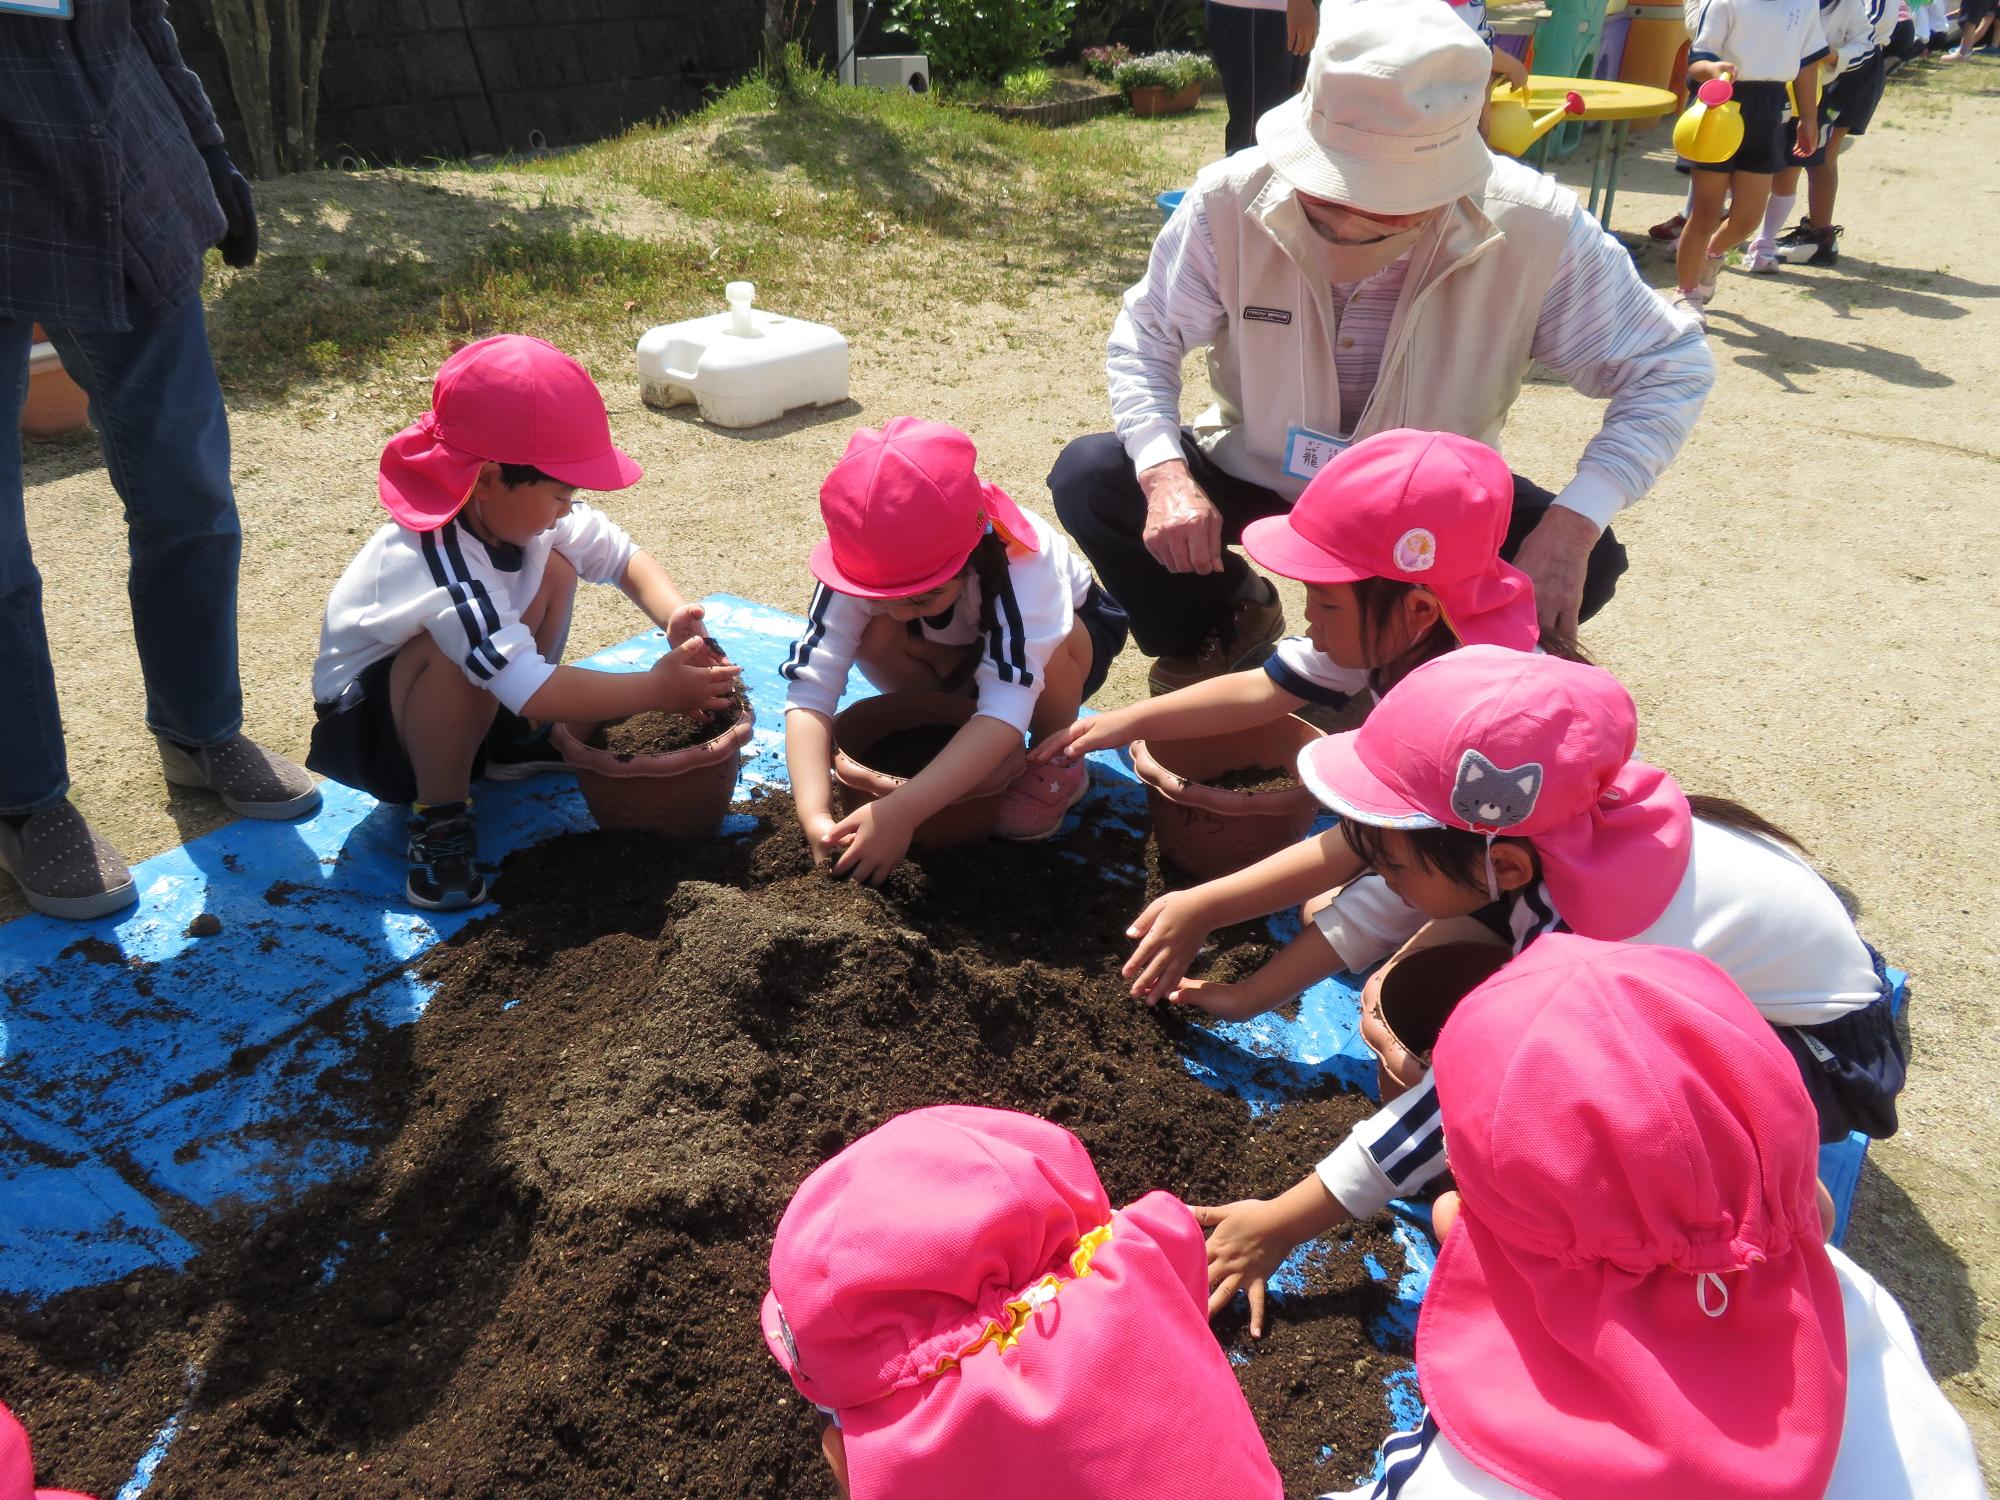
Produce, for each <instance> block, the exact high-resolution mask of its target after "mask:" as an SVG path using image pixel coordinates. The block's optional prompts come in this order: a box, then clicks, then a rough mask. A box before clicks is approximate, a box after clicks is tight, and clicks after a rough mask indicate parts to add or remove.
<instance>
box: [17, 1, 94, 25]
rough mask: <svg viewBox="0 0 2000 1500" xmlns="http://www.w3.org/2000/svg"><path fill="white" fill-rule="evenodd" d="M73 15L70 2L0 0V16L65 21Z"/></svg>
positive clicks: (72, 6) (72, 7)
mask: <svg viewBox="0 0 2000 1500" xmlns="http://www.w3.org/2000/svg"><path fill="white" fill-rule="evenodd" d="M74 13H75V6H74V4H73V3H72V0H0V15H22V16H47V17H48V18H49V19H50V20H51V21H67V20H69V19H70V18H71V16H72V15H73V14H74Z"/></svg>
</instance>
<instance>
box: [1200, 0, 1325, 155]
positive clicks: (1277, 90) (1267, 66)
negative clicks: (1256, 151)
mask: <svg viewBox="0 0 2000 1500" xmlns="http://www.w3.org/2000/svg"><path fill="white" fill-rule="evenodd" d="M1203 9H1204V11H1205V13H1206V16H1207V20H1208V50H1209V52H1210V53H1211V54H1213V55H1214V57H1215V67H1216V71H1217V72H1219V73H1221V74H1222V97H1223V98H1224V99H1225V100H1226V101H1227V102H1228V104H1229V123H1228V125H1227V126H1225V127H1224V129H1223V132H1222V144H1223V154H1224V155H1225V156H1234V155H1235V154H1236V153H1237V152H1239V151H1241V150H1242V149H1243V148H1244V147H1245V146H1254V145H1256V144H1257V117H1258V116H1259V115H1261V114H1263V113H1264V112H1265V111H1266V110H1268V109H1275V108H1277V106H1279V105H1280V104H1283V103H1284V102H1285V101H1286V100H1287V99H1289V98H1291V97H1292V95H1294V94H1296V93H1297V92H1298V91H1299V85H1300V84H1301V83H1302V82H1303V81H1304V79H1305V66H1306V60H1305V59H1304V58H1303V57H1294V56H1293V55H1292V53H1291V52H1290V51H1289V50H1288V49H1287V48H1286V46H1285V13H1284V12H1283V11H1282V10H1248V9H1246V8H1245V7H1243V6H1241V5H1217V4H1216V3H1215V0H1208V3H1207V5H1206V6H1204V7H1203Z"/></svg>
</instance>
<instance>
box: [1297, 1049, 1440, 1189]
mask: <svg viewBox="0 0 2000 1500" xmlns="http://www.w3.org/2000/svg"><path fill="white" fill-rule="evenodd" d="M1444 1169H1445V1154H1444V1119H1443V1116H1442V1115H1441V1114H1440V1113H1439V1110H1438V1098H1437V1088H1436V1086H1435V1085H1434V1084H1433V1083H1432V1082H1431V1079H1430V1076H1429V1075H1428V1074H1426V1075H1425V1077H1424V1080H1423V1082H1421V1083H1419V1084H1418V1085H1417V1086H1416V1087H1415V1088H1413V1089H1411V1090H1410V1091H1409V1092H1408V1093H1406V1094H1404V1095H1402V1096H1401V1097H1400V1098H1398V1099H1396V1100H1394V1101H1393V1102H1391V1103H1389V1104H1385V1105H1383V1106H1382V1108H1380V1109H1378V1110H1376V1111H1375V1113H1374V1114H1372V1115H1370V1116H1369V1117H1368V1118H1367V1119H1365V1120H1363V1121H1362V1122H1361V1123H1360V1124H1359V1125H1356V1126H1355V1127H1354V1128H1353V1129H1352V1130H1350V1131H1349V1132H1348V1133H1347V1139H1346V1140H1344V1141H1342V1142H1341V1143H1340V1144H1339V1145H1338V1146H1336V1147H1335V1148H1334V1150H1333V1152H1332V1154H1331V1155H1329V1156H1327V1157H1326V1158H1324V1159H1323V1160H1322V1161H1321V1162H1320V1163H1319V1165H1318V1166H1317V1167H1315V1168H1314V1169H1313V1170H1314V1171H1315V1172H1316V1173H1317V1174H1318V1176H1319V1180H1320V1183H1321V1185H1322V1186H1324V1187H1325V1188H1326V1190H1327V1191H1328V1192H1329V1193H1331V1194H1333V1197H1334V1201H1335V1202H1337V1203H1339V1204H1340V1206H1341V1207H1342V1208H1344V1209H1346V1210H1347V1212H1348V1213H1349V1214H1350V1215H1351V1216H1353V1217H1354V1218H1357V1219H1366V1218H1370V1217H1372V1216H1373V1215H1375V1214H1379V1213H1381V1212H1382V1210H1384V1209H1385V1208H1387V1207H1388V1206H1389V1204H1390V1201H1391V1200H1392V1199H1396V1198H1407V1197H1409V1195H1410V1194H1412V1193H1414V1192H1416V1191H1417V1190H1418V1189H1419V1188H1421V1187H1423V1186H1424V1185H1425V1184H1426V1183H1428V1182H1429V1181H1430V1180H1431V1179H1432V1178H1434V1177H1436V1176H1437V1175H1438V1174H1439V1173H1440V1172H1442V1171H1443V1170H1444Z"/></svg>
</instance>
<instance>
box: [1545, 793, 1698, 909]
mask: <svg viewBox="0 0 2000 1500" xmlns="http://www.w3.org/2000/svg"><path fill="white" fill-rule="evenodd" d="M1693 832H1694V816H1693V813H1692V812H1691V810H1690V809H1689V807H1688V799H1687V794H1686V793H1685V792H1684V791H1682V790H1681V785H1680V783H1679V782H1678V781H1676V780H1674V778H1673V777H1672V776H1669V775H1668V774H1667V773H1666V772H1665V771H1663V770H1661V769H1660V768H1659V767H1658V766H1651V765H1648V764H1646V762H1644V761H1641V760H1631V761H1627V762H1626V763H1625V765H1624V767H1623V768H1622V769H1621V770H1620V771H1619V772H1618V774H1617V775H1616V776H1615V777H1613V778H1612V780H1611V783H1610V785H1608V786H1607V787H1605V788H1604V790H1603V791H1602V792H1600V793H1599V794H1598V797H1597V800H1596V801H1595V802H1593V803H1592V804H1591V805H1590V807H1589V808H1588V809H1586V810H1585V811H1584V812H1583V814H1582V815H1581V816H1579V817H1575V818H1572V819H1571V820H1570V821H1569V822H1567V823H1564V824H1561V825H1560V826H1558V827H1555V828H1551V829H1549V830H1548V831H1547V832H1545V833H1538V834H1535V835H1533V836H1532V837H1531V838H1530V840H1529V842H1530V843H1532V844H1533V845H1534V847H1535V852H1536V853H1537V854H1539V855H1540V856H1541V859H1542V878H1543V880H1545V881H1546V882H1547V883H1548V887H1549V893H1550V894H1551V895H1552V896H1553V897H1554V898H1555V903H1556V909H1557V910H1558V911H1559V912H1561V914H1562V918H1563V921H1564V922H1565V923H1566V924H1567V925H1568V926H1569V927H1570V929H1571V930H1572V931H1574V932H1580V933H1582V934H1583V935H1584V936H1586V937H1594V938H1601V939H1603V940H1605V941H1607V942H1622V941H1624V940H1625V939H1627V938H1631V937H1636V936H1638V935H1639V934H1640V933H1642V932H1644V931H1645V930H1646V929H1647V928H1648V927H1651V926H1652V925H1653V924H1654V923H1655V922H1657V921H1658V920H1659V919H1660V916H1661V914H1662V913H1664V912H1665V911H1666V909H1667V907H1668V905H1669V904H1670V903H1671V902H1672V901H1673V899H1674V894H1675V893H1676V892H1677V891H1679V889H1680V887H1681V882H1682V881H1683V880H1684V879H1685V878H1686V876H1687V869H1688V860H1689V858H1690V857H1691V855H1692V853H1693V848H1694V838H1693Z"/></svg>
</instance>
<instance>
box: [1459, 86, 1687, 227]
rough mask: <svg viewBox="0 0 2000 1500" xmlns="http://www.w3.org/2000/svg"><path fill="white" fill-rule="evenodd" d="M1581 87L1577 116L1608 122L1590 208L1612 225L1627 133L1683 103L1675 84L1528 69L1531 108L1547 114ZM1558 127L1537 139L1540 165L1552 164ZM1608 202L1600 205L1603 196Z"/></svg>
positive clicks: (1535, 156) (1594, 166)
mask: <svg viewBox="0 0 2000 1500" xmlns="http://www.w3.org/2000/svg"><path fill="white" fill-rule="evenodd" d="M1505 87H1506V86H1505V85H1504V84H1500V85H1496V86H1495V89H1494V96H1495V97H1496V98H1498V97H1499V95H1500V94H1501V93H1502V92H1504V91H1505ZM1571 93H1575V94H1580V95H1582V97H1583V113H1582V114H1581V115H1578V116H1574V117H1573V118H1576V119H1581V120H1583V121H1585V122H1586V123H1587V122H1589V121H1593V120H1594V121H1597V122H1598V123H1599V124H1601V125H1602V126H1603V127H1604V128H1603V129H1602V130H1600V131H1598V132H1597V157H1596V159H1595V160H1594V161H1593V162H1592V163H1591V166H1590V200H1589V208H1590V211H1591V212H1592V213H1593V214H1595V215H1596V216H1597V222H1598V223H1600V224H1602V225H1603V226H1604V227H1605V228H1606V229H1609V228H1610V227H1611V205H1612V203H1613V202H1614V201H1615V200H1616V199H1617V197H1618V165H1619V161H1620V159H1621V158H1622V157H1623V155H1624V152H1625V136H1626V133H1627V131H1629V130H1630V128H1631V125H1632V122H1633V121H1634V120H1657V119H1659V118H1660V117H1661V116H1662V115H1666V114H1671V113H1672V112H1673V111H1674V109H1675V108H1676V107H1677V106H1678V105H1679V104H1680V100H1679V99H1678V98H1677V97H1675V95H1674V93H1673V91H1672V90H1671V89H1656V88H1649V87H1648V86H1647V85H1645V84H1643V83H1620V82H1618V81H1617V80H1616V79H1612V78H1547V77H1544V76H1543V75H1541V74H1540V73H1531V74H1529V75H1528V110H1529V112H1530V113H1531V114H1535V115H1541V114H1545V113H1547V112H1548V111H1549V110H1552V109H1560V108H1562V103H1563V99H1564V97H1565V96H1566V95H1568V94H1571ZM1554 135H1555V132H1553V131H1551V132H1550V133H1549V134H1548V135H1545V136H1543V137H1542V138H1541V140H1540V141H1538V142H1536V144H1535V147H1534V150H1533V151H1531V152H1530V153H1529V156H1530V157H1531V159H1532V160H1533V161H1534V164H1535V165H1536V166H1537V167H1540V168H1543V169H1544V170H1546V169H1547V167H1548V158H1549V147H1550V145H1551V144H1552V142H1553V139H1554ZM1600 196H1601V197H1602V198H1603V200H1604V201H1603V207H1602V209H1601V210H1600V208H1599V207H1598V199H1599V197H1600Z"/></svg>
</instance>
